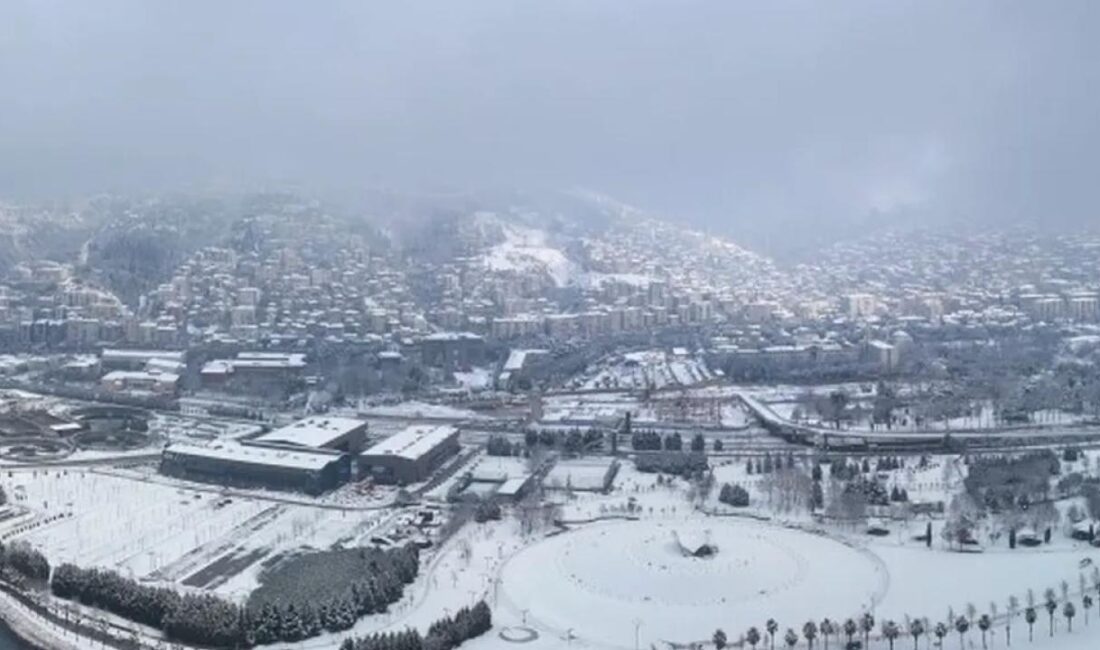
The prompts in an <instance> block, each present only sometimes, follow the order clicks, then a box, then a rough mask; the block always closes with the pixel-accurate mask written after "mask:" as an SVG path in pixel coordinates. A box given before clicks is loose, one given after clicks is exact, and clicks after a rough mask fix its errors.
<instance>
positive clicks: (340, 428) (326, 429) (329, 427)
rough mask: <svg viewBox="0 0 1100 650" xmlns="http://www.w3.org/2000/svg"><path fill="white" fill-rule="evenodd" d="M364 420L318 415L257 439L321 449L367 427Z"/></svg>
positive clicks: (258, 440) (265, 441)
mask: <svg viewBox="0 0 1100 650" xmlns="http://www.w3.org/2000/svg"><path fill="white" fill-rule="evenodd" d="M365 425H366V422H364V421H363V420H356V419H354V418H336V417H329V416H327V415H324V416H322V415H318V416H313V417H308V418H305V419H304V420H298V421H297V422H295V423H293V424H288V425H287V426H285V427H282V428H279V429H275V430H274V431H271V432H269V433H265V434H264V435H262V436H260V437H258V438H256V441H257V442H264V443H281V444H288V445H295V446H298V447H311V448H314V449H316V448H319V447H324V446H325V445H327V444H330V443H332V442H335V441H337V440H339V439H340V438H342V437H344V436H346V435H347V434H348V433H350V432H352V431H354V430H355V429H358V428H359V427H362V426H365Z"/></svg>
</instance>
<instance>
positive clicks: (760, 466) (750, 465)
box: [745, 452, 795, 474]
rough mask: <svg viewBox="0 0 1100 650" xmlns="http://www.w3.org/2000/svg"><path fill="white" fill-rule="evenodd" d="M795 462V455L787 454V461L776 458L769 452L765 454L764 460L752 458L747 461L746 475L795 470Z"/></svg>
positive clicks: (780, 457)
mask: <svg viewBox="0 0 1100 650" xmlns="http://www.w3.org/2000/svg"><path fill="white" fill-rule="evenodd" d="M794 467H795V460H794V454H792V453H790V452H787V456H786V460H784V457H783V456H778V455H777V456H775V457H774V458H773V457H772V455H771V454H770V453H768V452H764V458H763V459H760V458H757V459H755V460H753V459H752V458H750V459H748V460H747V461H745V473H747V474H771V473H772V472H775V471H779V470H782V469H794Z"/></svg>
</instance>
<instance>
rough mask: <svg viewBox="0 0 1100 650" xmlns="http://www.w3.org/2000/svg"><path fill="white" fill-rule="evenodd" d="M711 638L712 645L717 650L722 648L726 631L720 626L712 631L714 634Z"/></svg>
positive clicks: (724, 643) (724, 645) (724, 644)
mask: <svg viewBox="0 0 1100 650" xmlns="http://www.w3.org/2000/svg"><path fill="white" fill-rule="evenodd" d="M712 638H713V639H714V647H715V648H718V650H722V648H725V647H726V641H727V640H728V639H726V633H725V632H723V631H722V630H721V628H719V629H717V630H715V631H714V636H713V637H712Z"/></svg>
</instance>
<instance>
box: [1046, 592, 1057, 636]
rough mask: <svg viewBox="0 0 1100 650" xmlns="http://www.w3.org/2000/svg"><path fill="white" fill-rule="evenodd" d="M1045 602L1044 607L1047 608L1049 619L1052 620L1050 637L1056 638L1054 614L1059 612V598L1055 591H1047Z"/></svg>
mask: <svg viewBox="0 0 1100 650" xmlns="http://www.w3.org/2000/svg"><path fill="white" fill-rule="evenodd" d="M1044 600H1045V602H1044V603H1043V607H1046V609H1047V618H1048V619H1050V636H1054V612H1056V611H1058V597H1057V596H1055V595H1054V590H1053V589H1047V591H1046V594H1044Z"/></svg>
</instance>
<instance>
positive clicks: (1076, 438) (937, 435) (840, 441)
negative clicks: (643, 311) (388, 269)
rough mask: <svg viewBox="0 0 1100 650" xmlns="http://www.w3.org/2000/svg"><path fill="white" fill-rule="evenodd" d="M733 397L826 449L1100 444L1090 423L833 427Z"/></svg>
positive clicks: (768, 424) (798, 440)
mask: <svg viewBox="0 0 1100 650" xmlns="http://www.w3.org/2000/svg"><path fill="white" fill-rule="evenodd" d="M735 396H736V397H737V399H739V400H741V403H742V404H744V406H745V408H746V409H748V411H749V412H750V413H752V415H753V417H754V418H756V420H757V422H759V423H760V426H761V427H763V428H764V429H766V430H767V431H768V433H770V434H772V435H773V436H777V437H780V438H783V439H784V440H786V441H787V442H791V443H794V444H801V445H808V446H813V447H817V448H820V449H822V450H825V451H829V450H834V451H849V450H850V451H879V450H881V451H905V450H912V451H965V450H967V449H974V448H1014V447H1029V446H1035V445H1065V444H1088V443H1091V444H1093V445H1097V444H1100V427H1095V426H1088V425H1079V426H1056V427H1051V426H1045V427H1043V426H1034V427H1026V428H1023V427H1021V428H1005V429H966V430H959V431H927V430H926V431H890V430H885V431H883V430H880V431H869V430H862V429H856V430H852V429H847V430H845V429H839V430H838V429H829V428H827V427H820V426H811V425H808V424H802V423H799V422H794V421H793V420H790V419H788V418H785V417H783V416H781V415H779V414H778V413H776V412H775V410H774V409H772V408H771V407H770V406H769V405H768V404H767V403H765V402H763V401H761V400H759V399H757V398H756V397H753V396H752V395H749V394H747V393H745V392H742V391H738V392H737V393H735Z"/></svg>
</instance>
